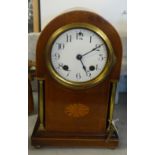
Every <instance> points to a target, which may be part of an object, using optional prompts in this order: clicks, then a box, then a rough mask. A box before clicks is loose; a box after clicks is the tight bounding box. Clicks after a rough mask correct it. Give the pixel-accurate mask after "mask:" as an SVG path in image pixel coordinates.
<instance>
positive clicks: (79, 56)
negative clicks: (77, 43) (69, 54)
mask: <svg viewBox="0 0 155 155" xmlns="http://www.w3.org/2000/svg"><path fill="white" fill-rule="evenodd" d="M76 58H77V60H79V61H80V62H81V64H82V68H83V70H84V71H85V72H86V75H87V70H86V66H85V65H84V64H83V61H82V55H80V54H78V55H77V56H76Z"/></svg>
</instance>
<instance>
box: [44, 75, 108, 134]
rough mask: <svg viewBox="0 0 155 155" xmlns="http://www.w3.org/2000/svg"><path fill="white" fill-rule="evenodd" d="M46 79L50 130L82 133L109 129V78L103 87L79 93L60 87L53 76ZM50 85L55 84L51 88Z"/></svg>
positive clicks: (46, 99) (48, 128)
mask: <svg viewBox="0 0 155 155" xmlns="http://www.w3.org/2000/svg"><path fill="white" fill-rule="evenodd" d="M45 81H47V82H45V92H47V93H46V95H45V102H46V106H45V127H46V130H49V131H59V132H60V131H62V132H79V133H83V132H85V133H87V132H88V133H103V132H105V131H106V128H107V122H106V119H107V117H108V102H109V93H108V92H109V90H110V82H109V81H107V82H105V84H104V85H103V86H102V85H100V86H97V87H95V88H94V89H91V90H90V89H87V90H82V91H78V92H77V91H74V90H72V89H70V90H69V89H66V88H65V87H57V85H56V84H55V83H54V80H51V78H50V77H47V78H46V80H45ZM50 84H51V85H53V87H48V85H50ZM107 90H108V91H107ZM58 92H59V93H58Z"/></svg>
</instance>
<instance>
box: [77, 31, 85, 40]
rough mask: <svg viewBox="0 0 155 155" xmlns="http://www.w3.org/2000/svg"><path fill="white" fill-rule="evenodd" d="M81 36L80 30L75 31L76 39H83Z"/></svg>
mask: <svg viewBox="0 0 155 155" xmlns="http://www.w3.org/2000/svg"><path fill="white" fill-rule="evenodd" d="M83 36H84V34H83V33H82V32H81V31H80V32H78V33H76V40H83Z"/></svg>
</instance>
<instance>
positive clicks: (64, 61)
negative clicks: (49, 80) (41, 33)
mask: <svg viewBox="0 0 155 155" xmlns="http://www.w3.org/2000/svg"><path fill="white" fill-rule="evenodd" d="M50 56H51V58H50V60H51V64H52V66H53V68H54V70H55V72H57V74H58V75H59V76H61V77H62V78H63V79H65V80H68V81H72V82H87V81H90V80H92V79H94V78H96V77H97V76H98V75H99V74H100V73H101V72H102V71H103V69H104V68H105V66H106V62H107V59H108V51H107V46H106V44H105V42H104V41H103V39H102V38H101V37H100V36H99V35H98V34H97V33H95V32H93V31H91V30H89V29H85V28H73V29H70V30H67V31H65V32H63V33H61V34H60V35H59V36H58V37H57V38H56V39H55V41H54V42H53V45H52V48H51V50H50Z"/></svg>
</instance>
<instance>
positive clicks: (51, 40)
mask: <svg viewBox="0 0 155 155" xmlns="http://www.w3.org/2000/svg"><path fill="white" fill-rule="evenodd" d="M74 28H85V29H88V30H91V31H93V32H95V33H96V34H98V35H99V36H100V37H101V38H102V39H103V41H104V42H105V44H106V46H107V51H108V59H107V62H106V65H105V67H104V68H103V70H102V71H101V73H100V74H99V75H98V76H97V77H95V78H93V79H91V80H89V81H86V82H74V81H69V80H66V79H64V78H63V77H61V76H60V75H59V74H58V73H57V72H56V71H55V69H54V67H53V65H52V63H51V48H52V45H53V43H54V41H55V40H56V38H57V37H58V36H59V35H60V34H62V33H63V32H65V31H67V30H69V29H74ZM45 61H46V65H47V68H48V70H49V72H50V74H51V76H52V77H53V78H54V79H55V80H56V81H58V82H59V83H60V84H62V85H64V86H66V87H69V88H73V89H85V88H90V87H92V86H95V85H97V84H98V83H100V82H101V81H102V80H104V79H105V78H106V77H107V75H108V74H109V73H110V71H111V69H112V66H113V64H114V62H115V55H114V52H113V48H112V44H111V42H110V40H109V38H108V37H107V35H106V34H105V33H104V32H103V31H102V30H101V29H99V28H98V27H96V26H94V25H91V24H88V23H71V24H68V25H65V26H62V27H60V28H59V29H57V30H56V31H55V32H54V33H52V35H51V36H50V38H49V40H48V42H47V45H46V52H45Z"/></svg>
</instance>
